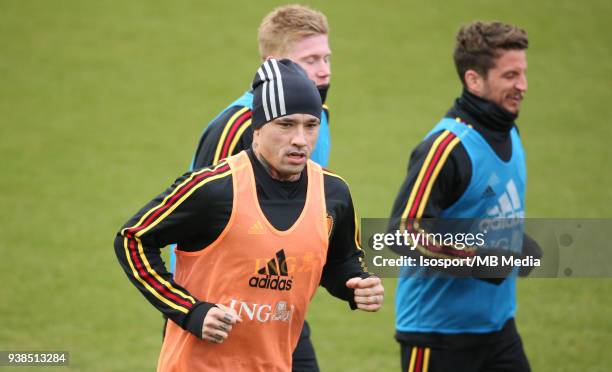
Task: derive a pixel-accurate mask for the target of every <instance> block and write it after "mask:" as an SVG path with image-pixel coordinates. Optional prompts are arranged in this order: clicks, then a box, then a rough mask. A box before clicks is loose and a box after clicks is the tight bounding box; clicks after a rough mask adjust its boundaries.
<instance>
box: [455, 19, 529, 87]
mask: <svg viewBox="0 0 612 372" xmlns="http://www.w3.org/2000/svg"><path fill="white" fill-rule="evenodd" d="M528 46H529V40H528V39H527V32H525V30H523V29H521V28H518V27H516V26H513V25H509V24H505V23H501V22H482V21H475V22H472V23H470V24H468V25H463V26H461V28H460V29H459V32H458V33H457V43H456V44H455V51H454V53H453V59H454V60H455V68H456V69H457V73H458V74H459V79H461V82H462V83H463V85H465V72H466V71H467V70H474V71H476V72H478V73H479V74H480V75H481V76H483V77H485V78H486V77H487V73H488V72H489V70H490V69H491V68H493V67H494V66H495V60H496V59H497V58H498V57H499V55H500V52H501V51H502V50H525V49H527V47H528Z"/></svg>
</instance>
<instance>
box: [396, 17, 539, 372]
mask: <svg viewBox="0 0 612 372" xmlns="http://www.w3.org/2000/svg"><path fill="white" fill-rule="evenodd" d="M527 47H528V39H527V34H526V33H525V31H524V30H522V29H520V28H518V27H516V26H513V25H508V24H503V23H500V22H490V23H489V22H473V23H471V24H468V25H465V26H463V27H461V29H460V30H459V32H458V34H457V38H456V45H455V50H454V62H455V67H456V69H457V72H458V74H459V78H460V80H461V82H462V84H463V92H462V94H461V96H460V97H459V98H457V99H456V101H455V103H454V105H453V106H452V107H451V108H450V110H449V111H448V112H447V113H446V115H445V116H444V118H443V119H442V120H441V121H440V122H439V123H438V125H436V126H435V127H434V128H433V129H432V130H431V131H430V133H429V134H428V135H427V136H426V137H425V139H424V140H423V141H422V142H421V143H420V144H419V145H418V146H417V147H416V149H415V150H414V151H413V153H412V155H411V158H410V162H409V165H408V174H407V177H406V179H405V181H404V183H403V184H402V186H401V189H400V191H399V194H398V195H397V198H396V200H395V203H394V206H393V211H392V220H394V221H398V220H400V221H402V222H400V223H401V224H407V223H408V224H409V225H410V223H409V222H410V221H414V220H417V221H418V220H420V219H424V218H444V219H451V218H505V219H519V220H520V219H522V218H523V216H524V210H525V209H524V208H525V184H526V168H525V155H524V152H523V146H522V144H521V138H520V136H519V132H518V129H517V126H516V124H515V120H516V119H517V117H518V114H519V108H520V106H521V103H522V101H523V98H524V95H525V92H526V91H527V77H526V71H527V58H526V49H527ZM400 227H402V226H400ZM403 227H406V226H403ZM513 238H514V239H515V241H514V242H513V244H514V246H518V247H521V246H522V249H523V250H524V251H525V250H529V249H536V250H537V249H538V247H537V244H535V242H533V241H532V240H531V239H529V238H528V237H525V239H523V235H522V230H521V234H518V235H515V236H513ZM517 238H518V240H519V241H516V240H517ZM519 249H520V248H519ZM418 251H419V254H421V255H423V256H426V257H442V258H444V257H447V258H453V257H466V256H469V255H470V254H478V253H477V252H475V251H470V250H460V249H456V248H455V247H444V246H442V247H440V246H435V245H425V246H419V247H418ZM485 252H486V251H485ZM524 253H525V252H523V254H524ZM485 279H486V278H485ZM515 282H516V271H513V272H511V273H510V274H509V275H507V277H506V278H503V277H502V278H490V279H486V280H480V279H478V278H473V277H470V278H458V277H449V276H446V277H441V276H438V277H435V276H433V277H418V278H416V277H407V276H402V277H401V278H400V280H399V282H398V287H397V297H396V331H397V332H396V338H397V340H398V341H399V342H400V344H401V360H402V368H403V370H404V371H411V372H413V371H419V372H420V371H427V370H428V371H430V372H436V371H451V370H452V371H513V372H519V371H529V363H528V361H527V357H526V355H525V352H524V350H523V346H522V343H521V338H520V336H519V334H518V331H517V329H516V326H515V322H514V314H515V309H516V294H515V291H516V290H515Z"/></svg>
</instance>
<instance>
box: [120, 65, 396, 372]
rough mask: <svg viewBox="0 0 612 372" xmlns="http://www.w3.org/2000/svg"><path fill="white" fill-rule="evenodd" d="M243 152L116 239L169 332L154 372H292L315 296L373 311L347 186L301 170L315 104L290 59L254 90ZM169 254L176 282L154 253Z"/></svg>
mask: <svg viewBox="0 0 612 372" xmlns="http://www.w3.org/2000/svg"><path fill="white" fill-rule="evenodd" d="M253 94H254V100H253V118H252V124H251V125H252V126H253V128H254V136H253V147H252V149H249V150H246V151H243V152H240V153H238V154H237V155H234V156H232V157H229V158H227V159H225V160H223V161H222V162H220V163H218V164H217V165H215V166H214V167H212V168H204V169H200V170H198V171H195V172H190V173H187V174H185V175H183V176H182V177H180V178H179V179H177V180H176V181H175V182H174V184H173V185H172V186H171V187H170V188H168V189H167V190H166V191H165V192H163V193H162V194H160V195H159V196H158V197H156V198H155V199H153V200H152V201H151V202H150V203H149V204H147V205H146V206H145V207H144V208H143V209H141V210H140V212H138V213H137V214H136V215H135V216H134V217H132V218H131V219H130V220H129V221H128V222H127V223H126V224H125V225H124V227H123V228H122V230H121V231H120V232H119V234H118V235H117V238H116V239H115V251H116V254H117V257H118V259H119V261H120V263H121V265H122V267H123V269H124V270H125V272H126V273H127V275H128V277H129V278H130V280H131V281H132V283H133V284H134V285H135V286H136V287H137V288H138V289H139V290H140V291H141V292H142V293H143V294H144V296H145V297H146V298H147V299H148V300H149V301H150V302H151V303H152V304H153V305H154V306H155V307H157V308H158V309H159V310H160V311H162V312H163V313H164V314H165V315H166V316H167V317H168V318H169V319H170V320H171V321H170V322H168V325H167V327H166V335H165V338H164V343H163V346H162V350H161V353H160V357H159V361H158V371H230V370H231V371H290V370H291V353H292V352H293V350H294V348H295V345H296V343H297V341H298V338H299V335H300V331H301V327H302V324H303V322H304V317H305V314H306V312H307V310H308V305H309V303H310V301H311V299H312V297H313V296H314V294H315V292H316V289H317V287H318V286H319V285H320V284H321V285H323V286H324V287H325V288H326V289H327V290H328V291H329V292H330V293H331V294H332V295H334V296H336V297H338V298H341V299H343V300H346V301H348V302H349V305H350V307H351V308H352V309H355V308H358V309H361V310H364V311H377V310H378V309H379V308H380V306H381V305H382V300H383V292H384V289H383V287H382V284H381V282H380V279H379V278H377V277H373V276H370V274H368V273H367V271H366V269H365V266H364V265H363V251H362V250H361V247H360V246H359V231H358V226H357V219H356V216H355V212H354V207H353V203H352V199H351V196H350V192H349V189H348V186H347V184H346V183H345V182H344V181H343V180H342V179H341V178H340V177H339V176H337V175H335V174H333V173H331V172H329V171H327V170H324V169H322V168H321V167H320V166H319V165H317V164H316V163H314V162H312V161H311V160H309V157H310V154H311V152H312V149H313V147H314V145H315V143H316V141H317V136H318V130H319V125H320V116H321V97H320V95H319V92H318V91H317V88H316V86H315V85H314V83H313V82H312V81H310V80H309V79H308V77H307V76H306V74H305V73H304V71H303V70H302V69H301V68H300V67H299V66H298V65H296V64H295V63H293V62H291V61H289V60H280V61H277V60H275V59H270V60H267V61H265V62H264V63H263V64H262V66H261V67H260V68H259V69H258V71H257V73H256V74H255V78H254V81H253ZM171 243H177V248H176V255H177V264H176V272H175V276H174V277H173V276H172V274H170V273H168V271H167V270H166V267H165V265H164V262H163V261H162V259H161V253H160V250H161V248H163V247H165V246H166V245H168V244H171Z"/></svg>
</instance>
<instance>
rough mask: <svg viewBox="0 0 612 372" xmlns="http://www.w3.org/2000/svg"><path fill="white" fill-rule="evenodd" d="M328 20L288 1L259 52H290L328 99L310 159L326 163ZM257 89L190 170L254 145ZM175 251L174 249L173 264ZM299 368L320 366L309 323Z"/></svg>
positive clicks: (211, 131) (265, 26) (226, 118)
mask: <svg viewBox="0 0 612 372" xmlns="http://www.w3.org/2000/svg"><path fill="white" fill-rule="evenodd" d="M328 34H329V26H328V23H327V18H326V17H325V15H324V14H323V13H321V12H318V11H316V10H313V9H311V8H308V7H306V6H302V5H285V6H281V7H278V8H276V9H274V10H273V11H272V12H270V13H269V14H268V15H266V16H265V17H264V19H263V21H262V22H261V25H260V26H259V35H258V39H259V52H260V57H261V59H262V61H263V60H266V59H267V58H277V59H279V58H289V59H291V60H292V61H294V62H295V63H297V64H298V65H300V66H301V67H302V68H303V69H304V70H305V71H306V73H307V74H308V77H309V78H310V80H312V81H313V82H314V83H315V84H316V86H317V89H318V91H319V93H320V96H321V100H322V102H323V106H322V112H321V124H320V126H319V137H318V140H317V144H316V146H315V148H314V150H313V152H312V155H311V159H312V160H313V161H314V162H316V163H318V164H319V165H321V166H323V167H327V165H328V162H329V152H330V144H331V143H330V136H329V110H328V107H327V105H326V104H325V100H326V98H327V91H328V89H329V83H330V76H331V65H330V56H331V50H330V47H329V41H328ZM252 108H253V92H252V91H247V92H245V93H244V94H243V95H242V96H241V97H240V98H238V99H237V100H236V101H234V102H232V103H231V104H230V105H229V106H228V107H226V108H225V109H224V110H223V111H222V112H221V113H220V114H219V115H217V117H215V118H214V119H213V121H212V122H210V123H209V125H208V126H207V127H206V129H205V131H204V133H203V134H202V137H201V138H200V141H199V143H198V146H197V149H196V153H195V155H194V157H193V160H192V163H191V168H190V169H191V170H194V169H198V168H201V167H205V166H209V165H215V164H217V163H219V162H220V161H221V160H223V159H224V158H226V157H228V156H231V155H234V154H237V153H239V152H240V151H242V150H246V149H249V148H251V143H252V141H253V127H252V124H251V123H252V115H253V114H252ZM174 265H175V255H174V252H173V251H172V250H171V251H170V270H171V271H173V270H174ZM293 368H294V371H296V372H298V371H304V372H306V371H308V372H317V371H318V370H319V368H318V364H317V359H316V355H315V351H314V347H313V346H312V342H311V340H310V327H309V325H308V322H304V329H303V331H302V335H301V337H300V341H299V343H298V346H297V347H296V350H295V354H294V363H293Z"/></svg>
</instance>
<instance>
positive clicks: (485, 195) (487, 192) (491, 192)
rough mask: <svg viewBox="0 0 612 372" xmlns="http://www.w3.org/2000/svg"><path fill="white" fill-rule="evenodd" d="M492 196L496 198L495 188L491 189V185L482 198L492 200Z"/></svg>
mask: <svg viewBox="0 0 612 372" xmlns="http://www.w3.org/2000/svg"><path fill="white" fill-rule="evenodd" d="M491 196H495V191H493V188H492V187H491V185H487V188H486V189H485V191H484V192H483V193H482V198H483V199H485V198H490V197H491Z"/></svg>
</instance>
